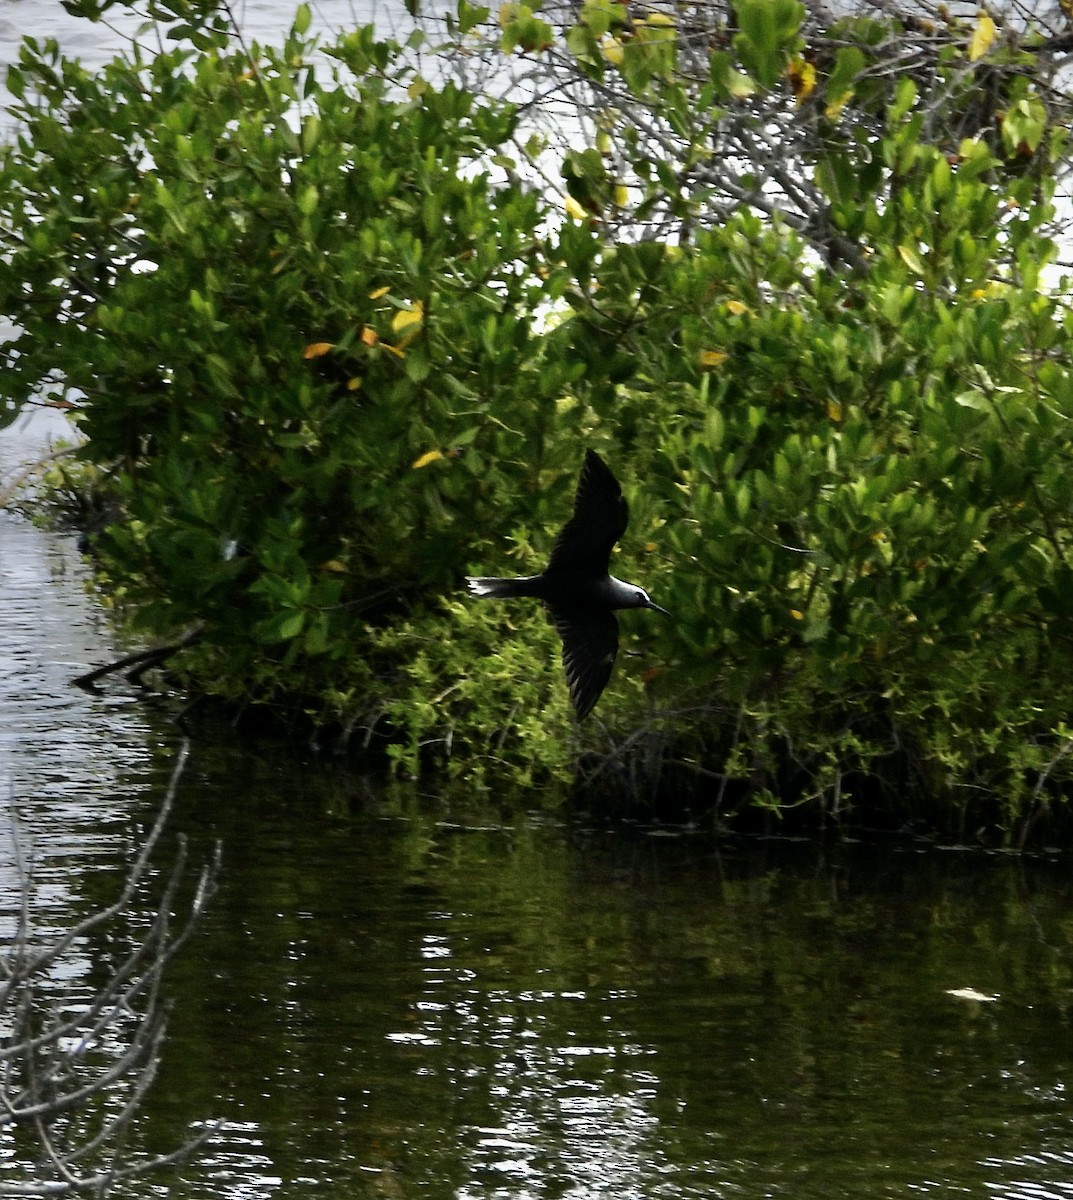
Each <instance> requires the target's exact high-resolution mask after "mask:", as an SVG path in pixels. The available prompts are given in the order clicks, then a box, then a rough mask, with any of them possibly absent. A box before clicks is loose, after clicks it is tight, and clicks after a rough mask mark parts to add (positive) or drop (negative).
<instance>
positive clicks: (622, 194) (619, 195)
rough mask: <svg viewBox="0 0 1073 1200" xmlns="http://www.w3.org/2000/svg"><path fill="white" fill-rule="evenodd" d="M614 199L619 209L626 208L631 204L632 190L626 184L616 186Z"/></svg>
mask: <svg viewBox="0 0 1073 1200" xmlns="http://www.w3.org/2000/svg"><path fill="white" fill-rule="evenodd" d="M613 199H614V201H615V203H616V204H617V205H618V207H619V208H625V207H626V205H627V204H629V202H630V189H629V188H628V187H627V186H626V185H625V184H624V183H620V184H618V185H616V187H615V193H614V197H613Z"/></svg>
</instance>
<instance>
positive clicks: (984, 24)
mask: <svg viewBox="0 0 1073 1200" xmlns="http://www.w3.org/2000/svg"><path fill="white" fill-rule="evenodd" d="M997 35H998V29H997V27H996V25H995V22H994V21H992V20H991V18H990V17H989V16H988V15H987V13H985V12H982V11H981V13H980V15H979V17H977V19H976V28H975V29H974V30H973V31H972V37H971V38H970V39H969V62H976V60H977V59H978V58H983V56H984V55H985V54H986V53H987V52H988V50H990V49H991V46H992V43H993V42H994V40H995V38H996V36H997Z"/></svg>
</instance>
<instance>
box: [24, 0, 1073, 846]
mask: <svg viewBox="0 0 1073 1200" xmlns="http://www.w3.org/2000/svg"><path fill="white" fill-rule="evenodd" d="M70 7H72V8H73V9H74V10H78V11H80V12H81V13H82V14H83V15H85V16H86V17H87V18H88V19H99V18H100V17H101V16H103V15H104V14H105V13H106V11H107V9H109V8H111V7H114V5H113V4H111V3H109V2H108V0H103V2H102V0H81V2H73V3H72V5H71V6H70ZM926 8H927V6H924V7H920V6H918V7H916V8H914V9H913V12H912V14H910V13H909V12H908V11H907V12H904V13H902V12H899V11H897V10H896V8H894V9H891V10H890V11H889V12H888V13H887V15H885V16H883V17H876V16H875V15H874V14H872V15H862V13H863V10H862V13H856V14H851V15H848V16H842V17H839V18H837V19H836V18H835V17H833V16H830V15H828V16H826V17H825V16H824V15H823V14H822V13H821V12H820V10H819V9H818V8H814V7H808V8H806V6H804V5H802V4H799V3H797V2H796V0H739V2H738V3H737V4H735V5H733V6H728V7H724V6H723V5H722V4H715V5H704V6H701V5H695V6H694V5H688V4H687V5H684V6H681V5H679V6H676V7H675V8H674V10H673V13H672V12H671V11H670V10H666V11H664V10H662V9H658V8H652V9H650V10H645V11H644V12H637V11H635V10H634V9H633V8H632V7H630V8H627V7H626V6H624V5H621V4H617V3H613V2H611V0H583V2H582V3H581V4H580V5H575V6H572V7H570V8H569V9H568V10H567V9H562V10H560V9H558V8H555V7H554V5H546V6H545V7H544V9H543V10H541V9H539V8H534V7H529V6H526V5H524V4H520V3H505V4H503V5H502V6H501V7H500V8H499V9H498V10H496V11H490V10H489V9H485V8H482V7H477V6H474V5H471V4H470V3H468V0H459V3H458V7H457V9H456V10H455V12H454V13H453V14H451V15H450V16H448V17H447V18H446V21H445V24H444V25H443V26H442V27H440V28H439V29H438V31H437V32H436V33H435V35H434V34H433V33H432V32H431V31H430V30H426V31H425V32H424V33H421V32H415V33H414V34H413V35H412V36H411V37H410V38H409V39H408V40H407V41H406V42H405V43H404V44H398V43H395V42H392V41H390V40H385V39H380V38H378V36H377V35H376V34H375V32H374V31H373V30H372V29H371V28H361V29H356V30H353V31H348V32H345V33H342V34H340V35H339V36H338V37H337V38H335V39H334V40H323V41H318V40H316V39H313V38H311V37H310V35H309V33H308V29H309V25H310V11H309V9H308V7H306V6H304V5H303V6H301V7H299V8H298V10H297V15H296V18H295V23H294V26H293V28H292V30H291V31H290V33H289V34H288V35H287V36H286V38H285V39H284V41H283V42H282V44H281V45H280V46H278V47H275V48H273V47H268V46H259V45H256V44H247V43H246V42H245V41H244V40H243V38H242V37H241V35H240V34H239V32H238V29H237V26H236V25H235V23H234V21H233V20H232V18H231V13H230V10H229V8H228V6H227V5H226V4H218V3H212V2H209V0H154V4H153V5H152V14H151V15H152V16H154V17H155V18H156V19H157V21H158V25H157V26H156V35H155V36H156V37H157V39H158V40H157V43H156V45H155V46H153V47H151V48H150V47H148V46H147V45H146V44H141V45H138V44H132V45H131V46H130V48H129V49H128V50H127V51H126V52H125V53H124V54H122V55H120V56H118V57H117V58H115V59H114V60H113V61H112V62H110V63H108V64H107V65H106V66H105V67H104V68H103V69H102V70H100V71H97V72H94V73H92V74H91V73H90V72H88V71H86V70H85V69H84V68H82V67H81V66H80V64H78V63H77V62H75V61H72V60H69V59H65V58H64V57H63V56H62V55H61V54H60V52H59V50H58V48H57V47H56V46H55V45H54V44H49V43H42V42H38V41H35V40H34V39H33V38H27V39H25V41H24V42H23V45H22V48H21V50H20V53H19V58H18V61H17V63H15V64H14V65H13V66H12V67H11V68H10V69H9V73H8V87H9V89H10V91H11V93H12V94H13V95H14V96H15V98H16V99H15V103H14V105H13V106H12V108H11V110H10V112H11V114H12V115H13V116H14V117H15V119H16V120H17V122H18V127H19V130H20V133H19V134H18V136H17V138H16V139H15V140H14V141H13V142H12V143H11V144H10V145H7V146H5V147H3V148H0V239H2V250H0V309H2V311H4V313H5V314H6V315H7V316H8V317H9V318H10V319H11V320H12V321H13V322H14V323H15V324H16V325H17V327H18V330H19V333H18V335H17V336H16V337H15V338H14V339H13V340H11V341H9V342H7V343H6V344H4V345H3V346H2V347H0V353H2V355H3V370H2V371H0V399H2V401H3V407H2V408H0V423H3V422H6V421H9V420H12V419H14V417H15V415H16V414H17V413H18V411H19V410H20V408H21V407H22V406H24V405H26V404H28V403H50V404H55V405H58V406H61V407H63V408H65V409H66V410H67V411H68V412H69V414H70V415H71V417H72V419H73V420H74V421H75V423H76V424H77V427H78V430H79V435H80V437H81V438H83V439H84V442H83V443H82V444H81V445H80V446H79V447H78V448H77V450H76V451H74V452H73V453H71V454H70V455H66V456H64V457H62V458H60V459H57V461H56V462H55V463H54V464H53V465H52V467H51V470H50V471H49V473H48V476H47V477H46V479H47V481H48V482H49V483H50V484H51V486H52V487H53V489H54V493H55V494H57V495H59V496H61V497H64V498H66V499H67V500H68V501H70V498H71V497H78V500H77V501H76V502H75V503H76V506H78V507H81V508H82V511H81V513H80V518H79V519H80V520H81V522H82V523H83V524H84V525H85V526H86V527H87V528H88V530H89V533H88V535H87V536H88V538H89V541H90V544H91V547H92V552H93V555H94V560H95V563H96V566H97V569H98V572H99V576H100V579H101V584H102V594H103V595H104V596H105V597H106V601H107V603H109V604H110V605H112V606H113V607H114V608H115V610H116V612H117V614H118V615H119V617H120V618H121V619H122V620H123V621H124V622H125V623H126V624H127V625H128V626H129V628H130V629H131V631H132V632H133V633H134V634H136V635H137V636H139V637H141V638H143V639H145V641H146V643H147V644H149V645H150V646H152V647H154V648H160V647H169V646H172V645H174V646H175V647H176V649H175V652H174V653H172V654H170V655H169V656H168V659H167V669H168V671H169V678H170V679H171V680H173V682H174V684H175V686H177V687H179V688H181V689H182V690H183V691H185V692H186V693H188V694H189V695H190V696H191V697H193V698H195V699H198V698H200V699H202V700H203V701H204V702H206V703H207V704H210V705H216V704H222V705H224V706H225V707H226V708H227V709H228V710H229V711H230V712H232V713H239V714H244V715H245V717H246V719H248V720H250V721H251V722H255V723H261V722H263V723H266V724H271V725H272V726H273V727H276V728H279V727H283V728H287V729H290V730H292V731H294V732H295V733H299V734H301V735H302V736H306V737H316V739H317V740H318V741H319V742H320V744H322V745H330V746H333V747H336V748H344V747H345V748H347V749H352V750H360V751H364V752H366V753H368V754H371V755H374V756H375V757H376V758H377V759H378V760H381V761H383V762H386V763H387V764H389V765H390V766H391V768H392V769H393V770H395V771H397V772H399V773H402V774H407V775H411V776H416V775H419V774H421V773H424V772H437V773H440V774H441V775H445V776H446V777H449V778H451V779H454V780H459V781H464V782H465V783H466V784H468V785H470V786H474V787H477V788H482V789H484V788H487V789H490V790H494V792H496V793H499V792H501V791H502V792H506V791H508V790H509V789H511V788H516V787H519V786H522V787H528V786H531V785H548V786H549V793H550V792H551V791H555V792H556V794H558V792H557V788H558V787H559V786H562V787H564V788H566V789H567V790H568V791H569V789H570V788H571V787H572V788H573V790H574V795H575V798H577V797H578V796H579V795H580V797H581V798H582V799H583V801H584V803H585V804H586V805H588V806H590V807H592V806H597V807H605V808H607V809H609V810H611V811H629V812H644V813H646V814H649V815H652V816H655V817H657V818H672V817H680V816H683V815H686V814H688V815H691V816H692V817H693V818H695V819H710V820H714V821H717V822H718V823H719V824H720V825H721V826H723V827H726V828H731V829H734V828H750V827H756V826H757V825H758V824H761V823H762V824H765V825H767V826H770V825H771V824H772V823H774V824H777V825H779V826H781V827H784V828H787V829H790V828H793V829H801V828H804V829H811V830H816V829H829V828H832V827H833V828H836V829H840V828H848V827H851V826H853V825H855V824H860V823H863V824H868V825H870V826H872V827H875V828H885V829H899V828H913V829H923V830H928V831H934V832H935V833H936V834H937V835H939V836H943V837H948V838H956V839H958V840H962V841H972V840H979V841H982V842H984V843H987V844H997V845H1004V846H1008V847H1012V848H1022V849H1023V848H1025V847H1029V846H1033V845H1043V844H1049V845H1056V844H1057V845H1068V844H1069V842H1070V840H1071V835H1073V822H1071V821H1070V818H1069V813H1068V805H1067V799H1068V797H1069V795H1070V790H1071V787H1073V770H1071V768H1073V753H1071V752H1073V725H1071V723H1070V713H1071V709H1073V626H1071V616H1073V438H1071V434H1070V423H1071V418H1073V359H1071V355H1070V351H1069V340H1070V339H1069V334H1070V331H1071V314H1070V308H1069V287H1068V282H1067V280H1066V278H1065V277H1064V276H1063V274H1062V264H1061V261H1060V257H1061V249H1062V247H1063V245H1064V241H1063V238H1064V237H1066V236H1067V235H1068V229H1065V228H1063V227H1061V225H1060V224H1059V214H1060V213H1061V212H1064V211H1067V210H1068V204H1067V202H1066V200H1065V199H1064V198H1063V196H1062V193H1061V187H1062V185H1063V184H1064V183H1065V182H1067V180H1068V176H1069V165H1070V164H1069V145H1068V135H1067V132H1066V131H1067V129H1068V127H1069V123H1070V122H1069V117H1070V112H1069V109H1070V104H1069V96H1068V95H1067V94H1066V93H1065V92H1064V91H1063V90H1062V87H1061V83H1060V79H1059V77H1058V75H1057V67H1056V63H1058V62H1059V61H1061V56H1062V55H1063V54H1064V53H1066V50H1065V46H1066V40H1068V39H1069V37H1070V33H1069V30H1068V29H1066V28H1063V27H1062V22H1065V21H1066V18H1065V17H1064V16H1061V14H1057V15H1056V20H1057V21H1058V26H1057V27H1055V28H1047V27H1044V26H1043V25H1041V24H1038V23H1036V24H1032V25H1025V24H1022V23H1018V19H1017V18H1016V17H1015V15H1014V13H1013V10H1012V8H1011V9H1010V10H1009V12H1008V13H996V12H991V13H990V14H988V13H984V12H983V11H982V10H981V11H980V12H979V13H977V11H976V10H975V8H974V9H973V10H972V11H971V12H970V11H969V10H968V9H966V10H965V13H963V14H960V15H959V13H958V12H957V11H954V10H953V9H950V8H947V7H945V6H944V7H941V8H936V11H935V13H934V14H931V15H930V16H928V17H927V19H925V18H924V17H922V16H921V15H920V14H921V13H923V12H925V11H926ZM869 11H870V10H869ZM165 34H166V36H165ZM1063 39H1066V40H1063ZM480 81H483V82H480ZM497 87H498V88H500V90H502V91H503V92H504V93H505V94H507V95H511V96H519V95H521V96H524V97H525V99H524V100H523V101H522V102H517V101H515V102H514V103H508V102H507V101H505V100H501V99H497V98H496V95H495V90H496V88H497ZM564 122H565V124H564ZM1059 200H1061V201H1062V202H1061V203H1058V201H1059ZM1066 219H1068V218H1066ZM587 448H592V449H594V450H596V451H597V452H598V453H600V454H601V455H602V456H603V457H604V458H605V459H606V460H607V462H608V463H609V464H611V466H612V469H613V470H614V471H615V474H616V476H617V477H618V478H619V479H620V480H621V481H622V484H623V488H624V491H625V494H626V496H627V498H628V500H629V503H630V509H631V521H630V529H629V532H628V534H627V537H626V538H625V540H624V543H623V545H622V547H621V550H620V552H618V553H616V555H615V556H614V559H613V561H612V571H613V572H614V573H615V574H616V575H619V576H621V577H623V578H640V579H643V580H644V581H645V585H646V587H647V588H648V590H649V591H650V592H651V594H652V595H653V596H654V597H656V598H657V599H658V601H659V603H660V604H661V605H663V606H665V607H666V608H668V609H669V610H670V611H671V612H672V614H673V618H672V619H671V620H668V621H666V622H664V623H663V624H661V625H656V624H655V623H652V624H651V625H650V624H648V623H640V622H638V623H637V624H636V627H634V626H631V627H630V629H629V630H628V631H624V634H625V636H624V641H623V646H622V649H621V651H620V656H619V660H618V664H617V666H616V669H615V674H614V676H613V679H612V682H611V685H610V686H609V687H608V689H607V692H606V693H605V695H604V697H603V699H602V700H601V706H600V709H599V711H598V712H597V713H596V714H595V715H594V716H593V717H592V718H590V719H589V720H587V721H586V722H584V723H581V724H577V723H575V722H574V721H573V720H572V717H571V715H570V711H569V704H568V699H567V695H566V689H565V687H564V686H563V683H562V678H561V668H560V664H559V661H558V643H557V638H556V636H555V632H554V630H553V629H552V628H551V627H550V626H549V625H548V623H547V621H546V620H545V619H544V617H543V616H542V615H541V614H540V613H539V611H536V609H535V606H531V605H530V606H526V605H516V606H514V605H503V606H483V605H479V604H473V603H469V602H468V601H467V600H466V598H465V596H464V582H463V580H464V576H465V575H466V574H467V573H474V572H475V571H476V570H478V568H480V569H482V570H487V571H490V572H493V573H497V574H513V573H519V574H521V573H525V572H526V571H527V570H532V569H535V567H534V564H539V563H540V562H542V561H543V560H544V558H545V557H546V554H547V551H548V549H549V547H550V544H551V539H552V538H553V536H554V532H555V530H556V529H557V528H558V527H559V526H560V525H561V524H562V521H563V519H564V514H566V513H568V512H569V507H570V502H571V496H572V491H573V487H574V483H575V481H576V477H577V471H578V468H579V464H580V462H581V459H582V457H583V455H584V452H585V450H586V449H587ZM153 652H156V653H158V654H159V649H157V650H156V651H151V653H153ZM553 783H554V784H555V785H556V787H555V788H552V787H551V786H550V785H551V784H553Z"/></svg>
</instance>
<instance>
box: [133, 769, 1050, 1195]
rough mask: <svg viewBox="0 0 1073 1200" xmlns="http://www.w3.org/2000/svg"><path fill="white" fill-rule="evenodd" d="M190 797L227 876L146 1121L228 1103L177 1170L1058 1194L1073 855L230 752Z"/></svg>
mask: <svg viewBox="0 0 1073 1200" xmlns="http://www.w3.org/2000/svg"><path fill="white" fill-rule="evenodd" d="M195 759H198V756H197V755H195ZM180 811H181V816H180V818H179V819H178V823H180V824H185V825H186V826H187V827H188V828H191V829H193V830H195V831H200V834H199V836H201V837H204V835H205V834H207V833H209V832H210V831H211V833H212V834H214V835H219V836H222V837H223V839H224V841H225V845H226V853H225V860H226V869H225V877H224V884H223V888H222V892H221V894H220V896H219V897H218V899H217V901H216V903H215V905H214V908H213V912H212V915H211V917H210V919H209V921H208V924H207V927H206V928H205V929H204V931H203V933H202V935H201V936H200V937H199V939H198V941H197V944H196V948H195V949H194V950H193V952H192V953H190V954H188V955H187V956H186V957H185V958H184V960H183V962H182V963H181V964H180V966H179V968H178V969H177V970H176V971H175V972H174V974H173V975H172V991H173V994H174V996H175V999H176V1002H177V1006H176V1013H175V1017H174V1019H173V1024H172V1037H171V1041H170V1045H169V1052H168V1055H167V1059H166V1062H165V1064H164V1070H163V1073H162V1076H161V1080H160V1087H159V1094H158V1096H157V1097H156V1099H155V1101H154V1103H153V1105H152V1107H151V1114H150V1115H151V1121H152V1125H151V1127H150V1132H151V1141H154V1142H157V1141H159V1143H160V1145H161V1146H163V1145H166V1144H168V1143H169V1141H170V1140H175V1139H176V1138H177V1137H178V1136H179V1130H180V1128H181V1127H182V1126H183V1125H184V1124H185V1123H186V1122H187V1121H189V1120H191V1119H194V1118H197V1117H202V1116H207V1115H214V1116H220V1117H223V1118H225V1119H226V1120H227V1121H228V1122H229V1125H228V1127H227V1128H226V1129H225V1131H224V1132H223V1133H222V1135H221V1136H220V1137H219V1138H218V1139H217V1141H216V1143H215V1144H214V1145H213V1147H212V1149H211V1151H210V1152H209V1154H208V1156H207V1158H206V1160H205V1161H204V1162H203V1163H202V1164H201V1166H200V1167H199V1168H195V1169H191V1170H188V1171H187V1173H186V1180H187V1182H186V1184H185V1186H184V1188H182V1189H180V1190H178V1191H176V1192H174V1193H169V1194H175V1195H181V1196H189V1197H201V1196H235V1197H239V1196H241V1197H260V1196H266V1197H267V1196H277V1197H288V1198H289V1197H299V1196H302V1197H305V1196H308V1195H311V1194H315V1195H323V1196H328V1197H366V1196H368V1197H380V1196H387V1197H411V1196H427V1197H436V1198H439V1197H459V1198H461V1197H466V1198H470V1197H473V1198H475V1197H482V1198H483V1197H487V1198H492V1197H496V1198H499V1197H504V1198H505V1197H512V1198H514V1197H517V1198H522V1197H596V1196H616V1197H619V1196H625V1197H644V1198H646V1200H647V1198H649V1197H651V1198H655V1197H659V1198H674V1197H687V1196H688V1197H694V1196H696V1197H701V1196H704V1197H721V1196H727V1197H737V1196H741V1197H766V1196H788V1197H790V1196H792V1197H797V1198H802V1197H817V1198H820V1197H823V1198H825V1200H831V1198H833V1197H847V1198H848V1197H876V1196H892V1197H893V1196H915V1195H936V1196H955V1195H957V1196H964V1195H971V1196H980V1197H985V1196H986V1197H1012V1196H1025V1197H1029V1196H1031V1197H1040V1196H1073V1113H1071V1111H1070V1108H1069V1104H1068V1096H1067V1091H1066V1088H1067V1083H1068V1082H1069V1081H1070V1080H1071V1079H1073V1037H1071V1028H1070V1017H1071V1008H1073V882H1071V880H1070V872H1069V869H1068V865H1067V864H1066V865H1057V864H1047V863H1039V862H1017V861H1013V860H1010V859H1005V858H1000V857H981V856H970V855H967V854H964V853H959V852H956V851H937V850H929V851H927V852H924V851H912V850H909V849H903V850H896V849H890V848H888V849H885V850H882V851H880V850H877V849H875V848H872V849H869V848H865V847H844V848H841V849H839V850H837V851H835V852H833V853H825V852H822V851H820V850H818V849H817V848H815V847H811V846H806V845H801V844H789V843H777V842H769V843H764V844H760V845H755V846H752V847H747V848H737V849H720V848H719V847H718V845H717V844H715V843H713V842H712V841H711V840H710V839H709V838H708V837H707V836H704V835H700V834H695V835H690V836H677V837H671V836H655V835H652V834H649V833H645V832H643V831H625V830H593V829H581V828H576V827H571V826H570V825H568V824H563V823H559V822H556V821H554V820H551V819H549V818H547V817H524V816H522V817H518V818H516V819H512V820H508V821H503V822H500V821H497V820H494V819H489V817H488V814H487V813H486V812H485V813H484V814H483V815H482V813H481V810H480V809H478V808H476V807H474V808H473V809H472V810H471V811H468V812H467V811H464V810H459V809H455V810H454V811H452V810H451V809H450V808H449V807H447V806H446V805H445V804H444V803H442V802H436V801H434V800H427V799H426V800H424V801H421V800H419V799H417V798H414V797H409V798H400V797H395V798H394V799H391V798H386V797H383V796H382V797H380V798H370V797H368V796H366V797H364V798H362V797H361V789H360V788H359V787H357V786H356V785H355V784H354V783H353V781H350V782H347V781H346V780H345V779H343V778H341V777H339V776H334V775H324V776H321V775H318V773H317V771H316V770H315V769H314V768H307V769H305V770H300V771H288V770H285V769H284V768H283V767H281V766H280V765H279V764H278V763H277V764H276V765H274V766H273V765H270V764H268V763H264V762H262V763H260V764H257V763H255V762H252V761H250V760H248V759H244V758H242V757H241V756H226V755H220V754H218V753H212V754H209V755H206V754H204V753H203V754H202V755H201V756H200V759H198V762H196V763H195V768H194V769H192V770H191V772H190V773H189V777H188V779H187V781H186V784H185V786H184V789H183V792H182V799H181V804H180ZM955 989H973V990H974V991H975V992H977V993H979V994H980V995H981V996H988V997H995V998H994V999H988V1000H984V999H975V1000H974V999H965V998H961V997H957V996H953V995H951V994H949V993H950V992H951V991H952V990H955Z"/></svg>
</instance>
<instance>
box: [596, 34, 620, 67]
mask: <svg viewBox="0 0 1073 1200" xmlns="http://www.w3.org/2000/svg"><path fill="white" fill-rule="evenodd" d="M600 53H601V55H603V58H604V61H605V62H609V63H610V64H611V65H612V66H613V67H617V66H620V65H621V64H622V60H623V58H624V57H625V54H626V51H625V50H624V49H623V48H622V43H621V42H620V41H619V40H618V38H613V37H605V38H604V39H603V41H602V42H601V43H600Z"/></svg>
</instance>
